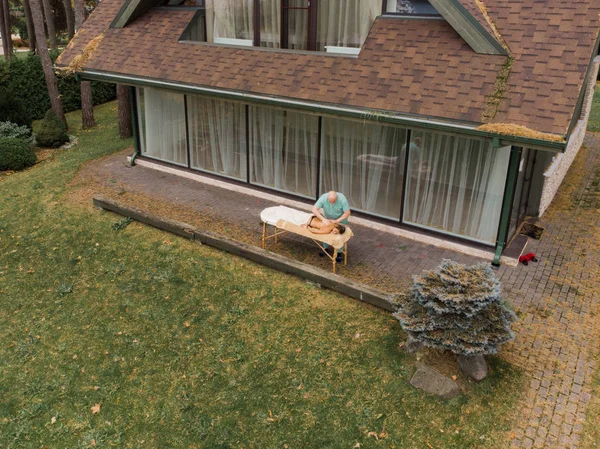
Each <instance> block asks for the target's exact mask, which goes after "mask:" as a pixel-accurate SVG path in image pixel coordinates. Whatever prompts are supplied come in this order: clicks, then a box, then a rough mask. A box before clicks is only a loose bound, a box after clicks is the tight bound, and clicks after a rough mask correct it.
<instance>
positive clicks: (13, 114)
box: [0, 87, 31, 128]
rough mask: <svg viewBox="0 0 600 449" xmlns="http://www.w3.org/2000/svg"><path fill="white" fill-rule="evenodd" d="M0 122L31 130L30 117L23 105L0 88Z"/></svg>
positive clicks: (12, 94) (8, 91)
mask: <svg viewBox="0 0 600 449" xmlns="http://www.w3.org/2000/svg"><path fill="white" fill-rule="evenodd" d="M0 122H12V123H16V124H17V125H21V126H28V127H29V128H31V116H30V114H29V113H28V112H27V110H26V109H25V103H24V102H23V101H22V100H21V99H19V98H17V96H16V95H15V94H14V93H13V91H11V90H10V89H7V88H2V87H0Z"/></svg>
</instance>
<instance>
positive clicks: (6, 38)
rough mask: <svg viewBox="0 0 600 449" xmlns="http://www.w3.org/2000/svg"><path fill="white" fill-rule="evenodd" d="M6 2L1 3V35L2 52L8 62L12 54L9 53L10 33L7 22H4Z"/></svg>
mask: <svg viewBox="0 0 600 449" xmlns="http://www.w3.org/2000/svg"><path fill="white" fill-rule="evenodd" d="M4 11H5V9H4V1H1V2H0V34H1V35H2V52H3V53H4V59H6V60H7V61H8V60H9V59H10V57H11V54H10V52H9V51H8V41H9V40H10V39H11V38H10V33H9V31H8V30H7V28H6V21H5V20H4Z"/></svg>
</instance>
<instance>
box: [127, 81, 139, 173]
mask: <svg viewBox="0 0 600 449" xmlns="http://www.w3.org/2000/svg"><path fill="white" fill-rule="evenodd" d="M129 105H130V106H131V127H132V131H133V148H134V152H133V156H131V162H130V164H131V166H132V167H133V166H134V165H135V160H136V159H137V157H138V156H139V155H140V153H141V152H140V135H139V132H138V116H137V107H136V98H135V87H133V86H129Z"/></svg>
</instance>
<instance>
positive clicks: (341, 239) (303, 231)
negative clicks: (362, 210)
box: [260, 206, 354, 273]
mask: <svg viewBox="0 0 600 449" xmlns="http://www.w3.org/2000/svg"><path fill="white" fill-rule="evenodd" d="M311 216H312V214H310V213H308V212H302V211H299V210H296V209H292V208H291V207H286V206H274V207H267V208H266V209H264V210H263V211H262V212H261V213H260V219H261V220H262V223H263V232H262V247H263V249H265V248H266V246H267V240H268V239H273V240H275V243H277V241H278V238H279V236H280V235H282V234H285V233H286V232H290V233H292V234H296V235H300V236H302V237H306V238H309V239H310V240H312V241H313V242H314V243H315V244H316V245H317V246H318V247H319V248H321V251H323V252H324V253H325V254H326V255H327V257H329V259H330V260H331V262H332V263H333V272H334V273H335V270H336V263H337V261H336V260H335V259H336V256H337V254H336V253H337V251H339V252H341V253H342V254H343V255H344V265H346V264H347V263H348V240H350V239H351V238H352V236H353V235H354V234H352V230H351V229H350V228H349V227H348V226H346V232H344V233H343V234H313V233H312V232H310V231H309V230H308V229H307V228H303V227H302V226H301V225H303V224H305V223H306V222H307V221H308V219H309V218H310V217H311ZM268 226H273V227H274V231H273V233H272V234H270V235H269V233H268ZM325 243H326V244H327V245H329V246H332V247H333V248H334V249H335V250H336V251H334V252H333V256H332V255H330V254H329V252H327V251H325V246H324V244H325Z"/></svg>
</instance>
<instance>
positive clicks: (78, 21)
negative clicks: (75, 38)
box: [73, 0, 85, 31]
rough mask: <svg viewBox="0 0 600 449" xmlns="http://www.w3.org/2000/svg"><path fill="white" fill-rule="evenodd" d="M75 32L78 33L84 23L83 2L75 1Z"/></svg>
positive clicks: (80, 0) (81, 0)
mask: <svg viewBox="0 0 600 449" xmlns="http://www.w3.org/2000/svg"><path fill="white" fill-rule="evenodd" d="M73 9H74V13H75V31H79V29H80V28H81V27H82V26H83V22H85V6H84V5H83V0H75V7H74V8H73Z"/></svg>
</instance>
